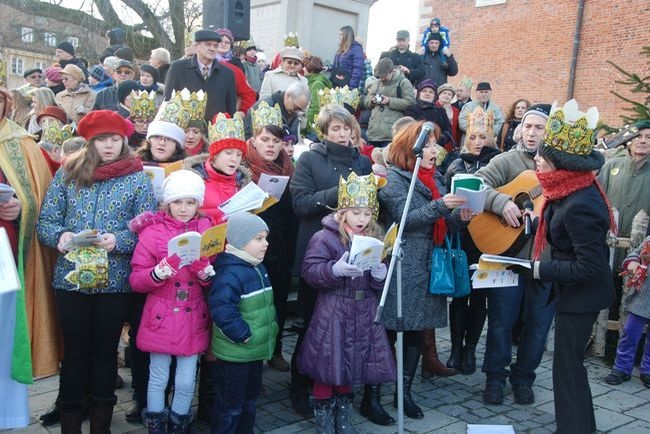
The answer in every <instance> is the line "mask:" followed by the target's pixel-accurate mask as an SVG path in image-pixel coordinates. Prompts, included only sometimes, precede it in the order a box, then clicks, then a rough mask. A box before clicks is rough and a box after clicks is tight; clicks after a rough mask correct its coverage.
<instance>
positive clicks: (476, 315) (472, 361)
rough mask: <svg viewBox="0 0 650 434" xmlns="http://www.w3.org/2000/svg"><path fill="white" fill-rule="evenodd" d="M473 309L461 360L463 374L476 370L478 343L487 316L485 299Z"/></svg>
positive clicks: (468, 322)
mask: <svg viewBox="0 0 650 434" xmlns="http://www.w3.org/2000/svg"><path fill="white" fill-rule="evenodd" d="M472 301H474V300H472ZM475 304H476V303H475ZM471 307H474V306H471ZM472 311H473V312H471V316H469V317H468V318H467V334H466V335H465V348H463V357H462V359H461V362H460V372H461V374H463V375H470V374H473V373H474V372H476V345H477V344H478V341H479V339H480V338H481V332H482V331H483V325H484V324H485V317H486V316H487V309H486V307H485V301H483V300H481V303H480V304H478V305H477V306H476V307H475V308H474V309H472Z"/></svg>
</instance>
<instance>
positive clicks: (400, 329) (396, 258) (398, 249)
mask: <svg viewBox="0 0 650 434" xmlns="http://www.w3.org/2000/svg"><path fill="white" fill-rule="evenodd" d="M414 152H416V160H415V167H414V168H413V176H412V177H411V183H410V184H409V190H408V194H407V195H406V203H405V204H404V210H403V211H402V217H401V218H400V222H399V227H398V228H397V237H396V238H395V245H394V246H393V252H392V253H391V257H390V265H389V266H388V273H387V274H386V280H385V282H384V289H383V290H382V293H381V299H380V301H379V306H378V307H377V313H376V314H375V321H374V322H375V324H379V323H380V322H381V316H382V314H383V312H384V304H385V303H386V297H387V296H388V288H389V286H390V281H391V278H392V276H393V271H396V272H397V274H396V283H397V294H396V296H397V317H396V319H395V331H396V332H397V348H396V351H395V353H396V357H395V358H396V359H397V432H398V433H399V434H403V433H404V317H403V316H402V259H403V258H404V253H403V252H402V233H403V232H404V226H405V225H406V216H407V215H408V212H409V207H410V206H411V199H412V198H413V191H414V190H415V183H416V182H417V179H418V172H419V171H420V163H421V162H422V150H421V149H420V150H417V151H416V150H414Z"/></svg>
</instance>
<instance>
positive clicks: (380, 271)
mask: <svg viewBox="0 0 650 434" xmlns="http://www.w3.org/2000/svg"><path fill="white" fill-rule="evenodd" d="M387 274H388V268H386V264H384V263H383V262H380V263H379V265H378V266H376V267H375V268H371V269H370V276H372V278H373V279H375V280H376V281H377V282H381V281H382V280H384V279H385V278H386V275H387Z"/></svg>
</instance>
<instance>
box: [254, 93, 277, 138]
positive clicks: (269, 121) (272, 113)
mask: <svg viewBox="0 0 650 434" xmlns="http://www.w3.org/2000/svg"><path fill="white" fill-rule="evenodd" d="M251 123H252V127H253V131H254V132H255V133H257V132H259V130H260V129H262V128H263V127H265V126H267V125H276V126H278V127H281V126H282V111H281V110H280V106H279V105H278V104H275V105H273V107H271V106H270V105H268V104H267V102H266V101H262V102H260V103H259V105H258V106H257V108H256V109H251Z"/></svg>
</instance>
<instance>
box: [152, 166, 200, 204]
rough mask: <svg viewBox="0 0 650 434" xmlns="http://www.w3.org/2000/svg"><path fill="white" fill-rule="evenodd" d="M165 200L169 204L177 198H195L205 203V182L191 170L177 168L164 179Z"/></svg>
mask: <svg viewBox="0 0 650 434" xmlns="http://www.w3.org/2000/svg"><path fill="white" fill-rule="evenodd" d="M162 188H163V202H164V203H165V205H167V204H168V203H170V202H173V201H175V200H177V199H195V200H196V201H197V202H198V203H199V206H201V205H203V196H204V195H205V183H204V182H203V179H202V178H201V177H200V176H199V175H198V174H197V173H196V172H193V171H191V170H177V171H175V172H172V173H171V174H170V175H169V176H168V177H167V178H165V180H164V181H163V185H162Z"/></svg>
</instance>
